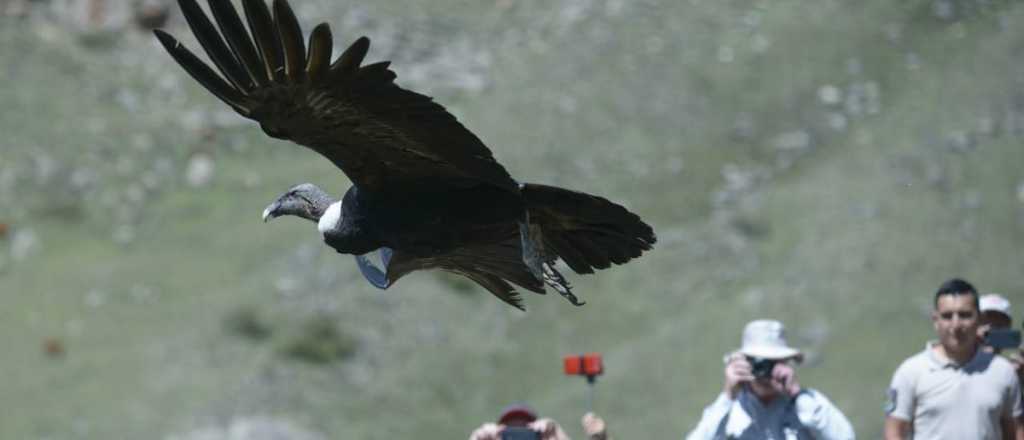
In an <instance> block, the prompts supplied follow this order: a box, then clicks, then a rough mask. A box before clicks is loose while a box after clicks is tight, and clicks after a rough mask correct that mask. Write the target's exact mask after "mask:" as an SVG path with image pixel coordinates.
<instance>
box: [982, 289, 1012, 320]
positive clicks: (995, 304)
mask: <svg viewBox="0 0 1024 440" xmlns="http://www.w3.org/2000/svg"><path fill="white" fill-rule="evenodd" d="M978 309H979V311H980V312H982V313H984V312H998V313H1002V314H1004V315H1006V316H1010V301H1009V300H1007V299H1006V298H1003V296H1002V295H1000V294H998V293H989V294H986V295H982V296H981V298H978Z"/></svg>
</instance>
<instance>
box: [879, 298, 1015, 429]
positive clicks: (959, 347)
mask: <svg viewBox="0 0 1024 440" xmlns="http://www.w3.org/2000/svg"><path fill="white" fill-rule="evenodd" d="M934 305H935V310H934V311H933V312H932V323H933V325H934V327H935V333H936V334H937V335H938V337H939V340H938V341H937V342H930V343H928V345H927V346H926V347H925V350H924V351H923V352H921V353H919V354H917V355H914V356H912V357H911V358H909V359H907V360H906V361H904V362H903V364H902V365H900V367H899V368H898V369H897V370H896V373H895V374H894V375H893V378H892V385H891V387H890V388H889V396H888V398H889V399H888V403H887V405H886V414H887V417H886V420H885V438H886V440H897V439H909V438H916V439H929V440H931V439H937V440H945V439H949V440H959V439H979V440H981V439H985V440H998V439H1014V438H1015V436H1017V434H1018V432H1017V431H1018V424H1017V417H1019V416H1020V415H1021V402H1020V384H1019V383H1018V381H1017V375H1016V373H1015V371H1014V368H1013V366H1012V365H1011V364H1010V363H1009V362H1008V361H1007V360H1006V359H1003V358H1002V357H1000V356H998V355H996V354H994V353H992V352H991V351H987V350H982V349H981V344H980V340H979V338H978V316H979V311H978V310H979V308H978V292H977V290H975V288H974V286H972V285H971V284H970V283H968V282H967V281H964V280H961V279H952V280H949V281H946V282H945V283H943V284H942V286H940V287H939V290H938V291H937V292H936V293H935V302H934Z"/></svg>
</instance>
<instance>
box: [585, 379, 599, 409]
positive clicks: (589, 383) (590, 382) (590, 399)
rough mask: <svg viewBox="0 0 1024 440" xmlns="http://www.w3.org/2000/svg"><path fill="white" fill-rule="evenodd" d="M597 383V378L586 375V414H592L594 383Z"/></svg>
mask: <svg viewBox="0 0 1024 440" xmlns="http://www.w3.org/2000/svg"><path fill="white" fill-rule="evenodd" d="M595 382H597V376H595V375H591V374H588V375H587V412H590V413H592V412H594V383H595Z"/></svg>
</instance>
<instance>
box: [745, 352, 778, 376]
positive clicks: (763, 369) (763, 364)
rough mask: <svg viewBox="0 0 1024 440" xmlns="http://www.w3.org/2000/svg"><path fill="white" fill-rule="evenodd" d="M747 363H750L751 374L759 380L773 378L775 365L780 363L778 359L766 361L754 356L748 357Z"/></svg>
mask: <svg viewBox="0 0 1024 440" xmlns="http://www.w3.org/2000/svg"><path fill="white" fill-rule="evenodd" d="M747 362H750V374H753V375H754V377H755V378H757V379H764V378H767V377H772V370H774V369H775V364H777V363H779V361H778V360H777V359H764V358H756V357H753V356H747Z"/></svg>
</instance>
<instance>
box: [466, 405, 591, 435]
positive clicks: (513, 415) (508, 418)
mask: <svg viewBox="0 0 1024 440" xmlns="http://www.w3.org/2000/svg"><path fill="white" fill-rule="evenodd" d="M506 428H528V429H530V430H532V431H534V432H536V433H537V434H538V439H539V440H571V439H570V438H569V436H568V435H567V434H566V433H565V431H563V430H562V427H561V426H559V425H558V423H557V422H555V421H554V420H551V419H549V418H538V417H537V412H536V411H534V410H533V408H530V407H529V406H528V405H526V404H524V403H514V404H512V405H509V406H507V407H505V409H503V410H502V411H501V415H499V416H498V421H497V423H484V424H483V425H481V426H480V427H479V428H477V429H476V430H474V431H473V433H472V434H470V436H469V440H501V433H502V431H504V430H505V429H506ZM583 431H584V432H585V433H586V434H587V440H611V437H609V436H608V435H607V432H606V430H605V425H604V420H601V418H599V417H597V416H595V415H594V414H593V413H587V414H586V415H584V416H583Z"/></svg>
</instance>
